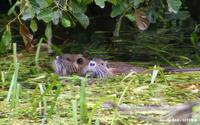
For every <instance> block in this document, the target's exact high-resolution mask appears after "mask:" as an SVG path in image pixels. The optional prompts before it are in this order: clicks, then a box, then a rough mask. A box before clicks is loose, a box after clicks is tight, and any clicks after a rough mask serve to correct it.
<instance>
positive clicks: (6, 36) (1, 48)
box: [0, 29, 12, 53]
mask: <svg viewBox="0 0 200 125" xmlns="http://www.w3.org/2000/svg"><path fill="white" fill-rule="evenodd" d="M11 40H12V35H11V32H10V30H8V29H7V30H5V31H4V32H3V35H2V36H1V41H0V53H2V52H5V50H6V48H8V47H9V46H10V44H11Z"/></svg>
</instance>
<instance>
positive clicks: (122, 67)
mask: <svg viewBox="0 0 200 125" xmlns="http://www.w3.org/2000/svg"><path fill="white" fill-rule="evenodd" d="M145 70H146V69H145V68H143V67H134V66H133V65H131V64H129V63H127V62H106V61H103V60H102V59H93V60H91V61H90V62H89V63H88V65H86V66H85V67H84V68H83V74H87V72H92V75H91V77H98V78H106V77H108V76H110V75H120V74H129V73H142V72H144V71H145ZM163 71H164V72H172V73H178V72H191V71H200V68H183V69H178V68H169V67H164V68H163ZM103 73H104V74H103ZM146 73H151V72H146Z"/></svg>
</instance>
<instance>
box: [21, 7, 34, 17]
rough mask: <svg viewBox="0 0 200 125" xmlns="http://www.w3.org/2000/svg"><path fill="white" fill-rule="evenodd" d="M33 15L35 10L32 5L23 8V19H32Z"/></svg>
mask: <svg viewBox="0 0 200 125" xmlns="http://www.w3.org/2000/svg"><path fill="white" fill-rule="evenodd" d="M34 16H35V11H34V9H33V8H32V7H28V8H26V9H25V11H24V13H23V14H22V19H23V20H28V19H32V18H33V17H34Z"/></svg>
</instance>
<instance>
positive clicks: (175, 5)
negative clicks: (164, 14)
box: [167, 0, 182, 13]
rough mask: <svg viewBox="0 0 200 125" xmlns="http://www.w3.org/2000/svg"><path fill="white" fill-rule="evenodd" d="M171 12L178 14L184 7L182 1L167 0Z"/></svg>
mask: <svg viewBox="0 0 200 125" xmlns="http://www.w3.org/2000/svg"><path fill="white" fill-rule="evenodd" d="M167 4H168V9H169V12H173V13H177V12H178V11H179V9H180V7H181V5H182V2H181V0H167Z"/></svg>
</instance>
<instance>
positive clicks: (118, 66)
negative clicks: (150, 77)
mask: <svg viewBox="0 0 200 125" xmlns="http://www.w3.org/2000/svg"><path fill="white" fill-rule="evenodd" d="M108 67H109V69H111V72H112V74H114V75H120V74H129V73H131V72H134V73H141V72H144V71H145V68H143V67H135V66H133V65H131V64H129V63H128V62H109V63H108Z"/></svg>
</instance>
